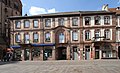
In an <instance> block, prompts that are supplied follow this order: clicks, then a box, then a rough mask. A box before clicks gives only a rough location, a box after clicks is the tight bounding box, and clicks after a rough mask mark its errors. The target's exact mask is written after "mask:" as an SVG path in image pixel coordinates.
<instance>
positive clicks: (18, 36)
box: [16, 34, 20, 42]
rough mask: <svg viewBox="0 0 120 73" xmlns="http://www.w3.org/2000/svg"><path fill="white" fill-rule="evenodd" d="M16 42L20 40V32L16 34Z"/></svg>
mask: <svg viewBox="0 0 120 73" xmlns="http://www.w3.org/2000/svg"><path fill="white" fill-rule="evenodd" d="M16 42H20V34H16Z"/></svg>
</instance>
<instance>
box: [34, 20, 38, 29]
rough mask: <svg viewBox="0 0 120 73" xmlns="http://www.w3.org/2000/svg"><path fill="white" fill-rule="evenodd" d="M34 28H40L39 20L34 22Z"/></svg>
mask: <svg viewBox="0 0 120 73" xmlns="http://www.w3.org/2000/svg"><path fill="white" fill-rule="evenodd" d="M34 27H35V28H37V27H38V20H34Z"/></svg>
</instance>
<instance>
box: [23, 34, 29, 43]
mask: <svg viewBox="0 0 120 73" xmlns="http://www.w3.org/2000/svg"><path fill="white" fill-rule="evenodd" d="M26 35H28V36H29V39H26ZM24 43H25V44H29V43H30V34H29V33H25V34H24Z"/></svg>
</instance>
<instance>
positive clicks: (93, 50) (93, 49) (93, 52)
mask: <svg viewBox="0 0 120 73" xmlns="http://www.w3.org/2000/svg"><path fill="white" fill-rule="evenodd" d="M92 58H93V59H95V47H94V43H92Z"/></svg>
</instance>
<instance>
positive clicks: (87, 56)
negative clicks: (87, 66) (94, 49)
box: [85, 46, 90, 60]
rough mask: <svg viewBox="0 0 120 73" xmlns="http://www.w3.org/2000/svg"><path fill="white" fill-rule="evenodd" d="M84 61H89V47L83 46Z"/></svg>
mask: <svg viewBox="0 0 120 73" xmlns="http://www.w3.org/2000/svg"><path fill="white" fill-rule="evenodd" d="M85 59H86V60H89V59H90V46H85Z"/></svg>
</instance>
